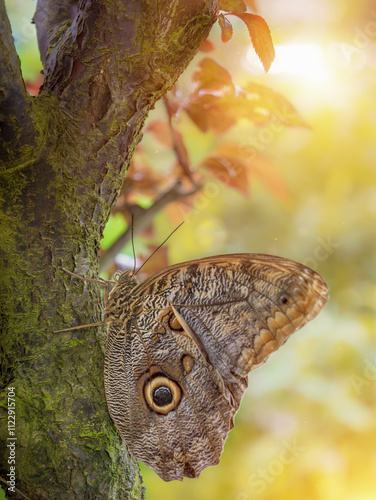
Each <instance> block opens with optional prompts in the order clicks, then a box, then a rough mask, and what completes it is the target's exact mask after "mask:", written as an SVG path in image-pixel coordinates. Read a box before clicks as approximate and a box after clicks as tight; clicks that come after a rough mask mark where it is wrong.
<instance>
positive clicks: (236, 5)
mask: <svg viewBox="0 0 376 500" xmlns="http://www.w3.org/2000/svg"><path fill="white" fill-rule="evenodd" d="M218 9H219V10H225V11H227V12H233V13H234V14H241V13H242V12H245V11H246V10H247V7H246V5H245V3H244V1H243V0H219V2H218Z"/></svg>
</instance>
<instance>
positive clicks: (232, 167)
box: [201, 154, 249, 196]
mask: <svg viewBox="0 0 376 500" xmlns="http://www.w3.org/2000/svg"><path fill="white" fill-rule="evenodd" d="M201 165H202V166H203V167H205V168H206V169H207V170H208V171H209V172H210V173H211V174H212V175H213V176H214V177H216V178H217V179H219V180H220V181H221V182H222V183H223V184H225V185H227V186H231V187H232V188H234V189H237V190H238V191H240V192H241V193H243V194H244V195H246V196H247V195H248V184H249V182H248V174H247V168H246V165H245V164H244V162H243V161H242V159H241V158H237V157H236V156H235V155H231V154H228V155H213V156H209V157H207V158H205V159H204V160H203V161H202V162H201Z"/></svg>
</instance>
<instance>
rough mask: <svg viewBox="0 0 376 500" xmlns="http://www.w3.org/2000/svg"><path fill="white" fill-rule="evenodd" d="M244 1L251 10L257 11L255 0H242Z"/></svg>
mask: <svg viewBox="0 0 376 500" xmlns="http://www.w3.org/2000/svg"><path fill="white" fill-rule="evenodd" d="M244 1H245V3H246V4H247V5H248V7H250V8H251V9H252V10H253V12H258V9H257V5H256V0H244Z"/></svg>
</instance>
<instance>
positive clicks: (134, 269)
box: [131, 214, 137, 276]
mask: <svg viewBox="0 0 376 500" xmlns="http://www.w3.org/2000/svg"><path fill="white" fill-rule="evenodd" d="M131 238H132V250H133V276H134V275H135V273H136V263H137V259H136V252H135V250H134V235H133V214H132V219H131Z"/></svg>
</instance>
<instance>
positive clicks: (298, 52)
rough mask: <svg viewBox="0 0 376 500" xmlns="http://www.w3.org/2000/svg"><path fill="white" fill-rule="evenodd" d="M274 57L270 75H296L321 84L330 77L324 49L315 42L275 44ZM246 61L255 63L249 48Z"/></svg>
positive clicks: (251, 63)
mask: <svg viewBox="0 0 376 500" xmlns="http://www.w3.org/2000/svg"><path fill="white" fill-rule="evenodd" d="M275 54H276V55H275V59H274V62H273V64H272V66H271V68H270V71H269V74H270V75H282V74H286V75H296V76H297V77H298V78H300V79H304V81H307V82H310V83H312V84H314V85H315V84H322V83H323V82H324V81H325V80H327V79H328V78H329V77H330V71H329V68H328V65H327V64H326V57H325V51H324V50H323V48H322V47H320V45H318V44H315V43H288V44H284V45H275ZM247 62H248V64H249V65H250V66H252V67H254V65H255V53H254V51H253V49H250V50H249V51H248V53H247Z"/></svg>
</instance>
